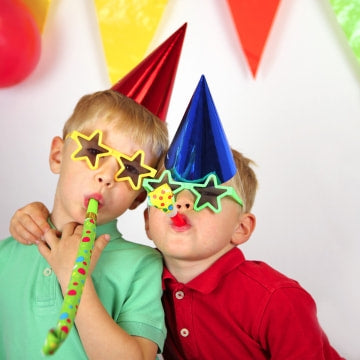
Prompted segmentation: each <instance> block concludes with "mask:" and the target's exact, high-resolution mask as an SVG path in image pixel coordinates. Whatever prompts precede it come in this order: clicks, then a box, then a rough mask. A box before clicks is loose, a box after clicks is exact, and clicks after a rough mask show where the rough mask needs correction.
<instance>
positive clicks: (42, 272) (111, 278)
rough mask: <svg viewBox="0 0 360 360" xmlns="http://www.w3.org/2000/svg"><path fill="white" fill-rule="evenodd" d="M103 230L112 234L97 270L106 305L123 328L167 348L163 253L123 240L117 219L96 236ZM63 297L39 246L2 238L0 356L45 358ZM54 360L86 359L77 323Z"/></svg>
mask: <svg viewBox="0 0 360 360" xmlns="http://www.w3.org/2000/svg"><path fill="white" fill-rule="evenodd" d="M101 234H110V236H111V240H110V242H109V244H108V245H107V247H106V248H105V250H104V251H103V253H102V254H101V257H100V259H99V261H98V263H97V265H96V268H95V270H94V271H93V274H92V279H93V282H94V285H95V288H96V291H97V294H98V296H99V298H100V300H101V302H102V304H103V305H104V307H105V308H106V310H107V312H108V313H109V314H110V316H111V317H112V318H113V319H114V320H115V322H116V323H117V324H118V325H119V326H120V327H121V328H122V329H124V330H125V331H127V332H128V333H129V334H131V335H136V336H141V337H144V338H148V339H150V340H152V341H153V342H155V343H156V344H157V345H158V347H159V349H160V350H162V348H163V344H164V341H165V336H166V329H165V322H164V312H163V308H162V304H161V295H162V289H161V274H162V258H161V255H160V253H159V252H158V251H157V250H155V249H153V248H151V247H148V246H145V245H141V244H136V243H132V242H128V241H126V240H124V239H123V238H122V236H121V234H120V233H119V232H118V230H117V221H116V220H114V221H112V222H110V223H108V224H105V225H102V226H98V228H97V236H99V235H101ZM62 301H63V297H62V294H61V290H60V286H59V284H58V281H57V278H56V276H55V274H54V272H53V271H52V269H51V267H50V266H49V264H48V263H47V262H46V260H45V259H44V258H43V257H42V256H41V255H40V253H39V252H38V250H37V247H36V246H25V245H22V244H19V243H18V242H17V241H15V240H14V239H13V238H12V237H9V238H7V239H5V240H3V241H0V359H4V360H5V359H6V360H18V359H22V360H38V359H41V358H43V356H42V355H41V349H42V346H43V344H44V341H45V339H46V336H47V333H48V331H49V330H50V329H51V328H53V327H55V326H56V324H57V321H58V318H59V315H60V308H61V305H62ZM89 316H90V317H91V314H89ZM119 346H121V344H119ZM104 358H106V353H104ZM49 359H54V360H55V359H61V360H64V359H66V360H71V359H76V360H80V359H87V356H86V354H85V351H84V349H83V346H82V344H81V341H80V338H79V335H78V333H77V330H76V328H75V327H73V328H72V329H71V331H70V333H69V335H68V337H67V339H66V340H65V341H64V343H63V344H62V345H61V346H60V347H59V349H58V350H57V351H56V353H55V354H54V355H51V356H49Z"/></svg>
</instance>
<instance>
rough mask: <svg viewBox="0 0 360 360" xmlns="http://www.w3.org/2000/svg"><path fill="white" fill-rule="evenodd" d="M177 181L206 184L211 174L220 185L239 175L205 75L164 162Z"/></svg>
mask: <svg viewBox="0 0 360 360" xmlns="http://www.w3.org/2000/svg"><path fill="white" fill-rule="evenodd" d="M165 168H166V169H168V170H170V172H171V175H172V177H173V179H174V180H176V181H181V182H194V183H200V182H203V181H204V180H205V179H206V178H207V177H208V176H209V175H210V174H214V175H216V177H217V178H218V180H219V183H224V182H226V181H228V180H230V179H231V178H232V177H233V176H234V175H235V173H236V166H235V162H234V159H233V156H232V152H231V148H230V146H229V143H228V141H227V139H226V136H225V133H224V129H223V127H222V125H221V122H220V118H219V115H218V113H217V111H216V108H215V104H214V102H213V99H212V97H211V94H210V90H209V87H208V85H207V82H206V79H205V76H204V75H202V76H201V78H200V81H199V83H198V85H197V87H196V89H195V92H194V94H193V96H192V98H191V100H190V103H189V105H188V107H187V109H186V111H185V114H184V116H183V118H182V120H181V123H180V125H179V128H178V130H177V132H176V134H175V136H174V139H173V141H172V142H171V145H170V147H169V150H168V152H167V155H166V158H165Z"/></svg>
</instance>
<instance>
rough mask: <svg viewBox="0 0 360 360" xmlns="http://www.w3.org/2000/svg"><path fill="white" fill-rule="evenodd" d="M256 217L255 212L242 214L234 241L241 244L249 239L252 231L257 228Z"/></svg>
mask: <svg viewBox="0 0 360 360" xmlns="http://www.w3.org/2000/svg"><path fill="white" fill-rule="evenodd" d="M255 225H256V217H255V215H254V214H251V213H245V214H242V215H240V217H239V223H238V226H237V227H236V229H235V231H234V234H233V236H232V241H231V242H232V243H233V244H234V245H240V244H243V243H244V242H246V241H248V240H249V238H250V236H251V234H252V232H253V231H254V229H255Z"/></svg>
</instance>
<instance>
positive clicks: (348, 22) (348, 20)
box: [330, 0, 360, 61]
mask: <svg viewBox="0 0 360 360" xmlns="http://www.w3.org/2000/svg"><path fill="white" fill-rule="evenodd" d="M330 4H331V5H332V7H333V9H334V12H335V14H336V17H337V20H338V22H339V24H340V25H341V27H342V28H343V31H344V33H345V36H346V38H347V39H348V42H349V45H350V47H351V48H352V50H353V52H354V53H355V56H356V58H357V59H358V60H359V61H360V0H330Z"/></svg>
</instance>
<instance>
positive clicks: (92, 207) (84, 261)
mask: <svg viewBox="0 0 360 360" xmlns="http://www.w3.org/2000/svg"><path fill="white" fill-rule="evenodd" d="M97 212H98V202H97V200H94V199H90V200H89V204H88V207H87V212H86V218H85V221H84V227H83V232H82V236H81V242H80V245H79V249H78V253H77V256H76V260H75V265H74V268H73V271H72V274H71V278H70V282H69V285H68V288H67V291H66V294H65V296H64V301H63V304H62V307H61V310H60V316H59V320H58V323H57V325H56V327H55V328H53V329H51V330H50V331H49V333H48V335H47V338H46V340H45V344H44V346H43V349H42V351H43V353H44V354H45V355H51V354H53V353H54V352H55V351H56V350H57V349H58V348H59V347H60V345H61V344H62V343H63V342H64V341H65V339H66V337H67V335H68V334H69V332H70V330H71V328H72V326H73V325H74V319H75V316H76V313H77V309H78V306H79V303H80V298H81V295H82V292H83V288H84V284H85V280H86V276H87V273H88V270H89V265H90V259H91V254H92V249H93V247H94V242H95V237H96V219H97Z"/></svg>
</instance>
